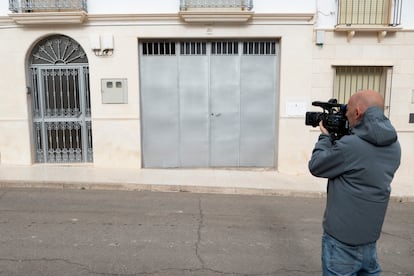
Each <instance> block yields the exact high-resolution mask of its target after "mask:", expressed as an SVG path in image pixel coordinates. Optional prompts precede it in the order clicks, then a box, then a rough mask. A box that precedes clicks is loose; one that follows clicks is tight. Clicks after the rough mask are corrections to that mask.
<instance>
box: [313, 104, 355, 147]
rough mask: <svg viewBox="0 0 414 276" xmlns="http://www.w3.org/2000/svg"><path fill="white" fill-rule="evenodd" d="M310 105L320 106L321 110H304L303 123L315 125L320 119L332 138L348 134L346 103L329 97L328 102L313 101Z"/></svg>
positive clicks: (335, 138)
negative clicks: (340, 102)
mask: <svg viewBox="0 0 414 276" xmlns="http://www.w3.org/2000/svg"><path fill="white" fill-rule="evenodd" d="M312 105H313V106H319V107H322V109H323V112H306V118H305V125H307V126H313V127H317V126H318V125H319V122H320V121H322V123H323V126H324V127H325V128H326V130H328V132H329V134H330V135H331V137H332V139H333V140H337V139H340V138H341V137H342V136H344V135H348V134H349V122H348V119H347V118H346V116H345V113H346V107H347V106H346V104H338V101H337V100H336V99H330V100H329V101H328V102H320V101H315V102H312Z"/></svg>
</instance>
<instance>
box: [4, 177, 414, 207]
mask: <svg viewBox="0 0 414 276" xmlns="http://www.w3.org/2000/svg"><path fill="white" fill-rule="evenodd" d="M0 188H2V189H3V188H36V189H75V190H76V189H78V190H108V191H138V192H181V193H185V192H187V193H203V194H225V195H255V196H281V197H303V198H326V193H325V192H320V191H306V190H301V191H298V190H284V189H271V188H250V187H248V188H246V187H219V186H195V185H165V184H144V183H140V184H138V183H116V182H106V183H105V182H99V183H90V182H81V181H78V182H74V181H71V182H65V181H59V182H57V181H21V180H8V181H4V180H3V181H0ZM390 201H391V202H414V197H411V196H398V195H392V196H391V198H390Z"/></svg>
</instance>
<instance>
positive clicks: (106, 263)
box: [0, 189, 414, 276]
mask: <svg viewBox="0 0 414 276" xmlns="http://www.w3.org/2000/svg"><path fill="white" fill-rule="evenodd" d="M324 203H325V199H321V198H293V197H276V196H248V195H216V194H192V193H155V192H130V191H129V192H127V191H91V190H60V189H0V275H1V276H3V275H54V276H55V275H63V276H65V275H292V276H293V275H295V276H296V275H321V268H320V243H321V242H320V237H321V233H322V228H321V219H322V214H323V209H324ZM378 249H379V258H380V262H381V265H382V267H383V270H384V273H383V274H382V275H414V203H398V202H392V203H391V204H390V207H389V210H388V214H387V218H386V221H385V225H384V228H383V233H382V236H381V239H380V240H379V242H378Z"/></svg>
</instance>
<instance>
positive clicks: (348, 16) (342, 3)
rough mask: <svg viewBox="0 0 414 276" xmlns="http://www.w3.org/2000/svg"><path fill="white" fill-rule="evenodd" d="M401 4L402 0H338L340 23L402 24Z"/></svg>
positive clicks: (347, 24)
mask: <svg viewBox="0 0 414 276" xmlns="http://www.w3.org/2000/svg"><path fill="white" fill-rule="evenodd" d="M401 5H402V1H401V0H338V25H346V26H350V25H382V26H388V25H392V26H396V25H400V24H401Z"/></svg>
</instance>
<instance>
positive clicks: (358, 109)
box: [355, 106, 364, 121]
mask: <svg viewBox="0 0 414 276" xmlns="http://www.w3.org/2000/svg"><path fill="white" fill-rule="evenodd" d="M355 115H356V116H355V118H356V119H357V120H358V121H359V120H361V118H362V115H364V113H363V112H362V110H361V108H360V107H359V106H358V107H357V108H355Z"/></svg>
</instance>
